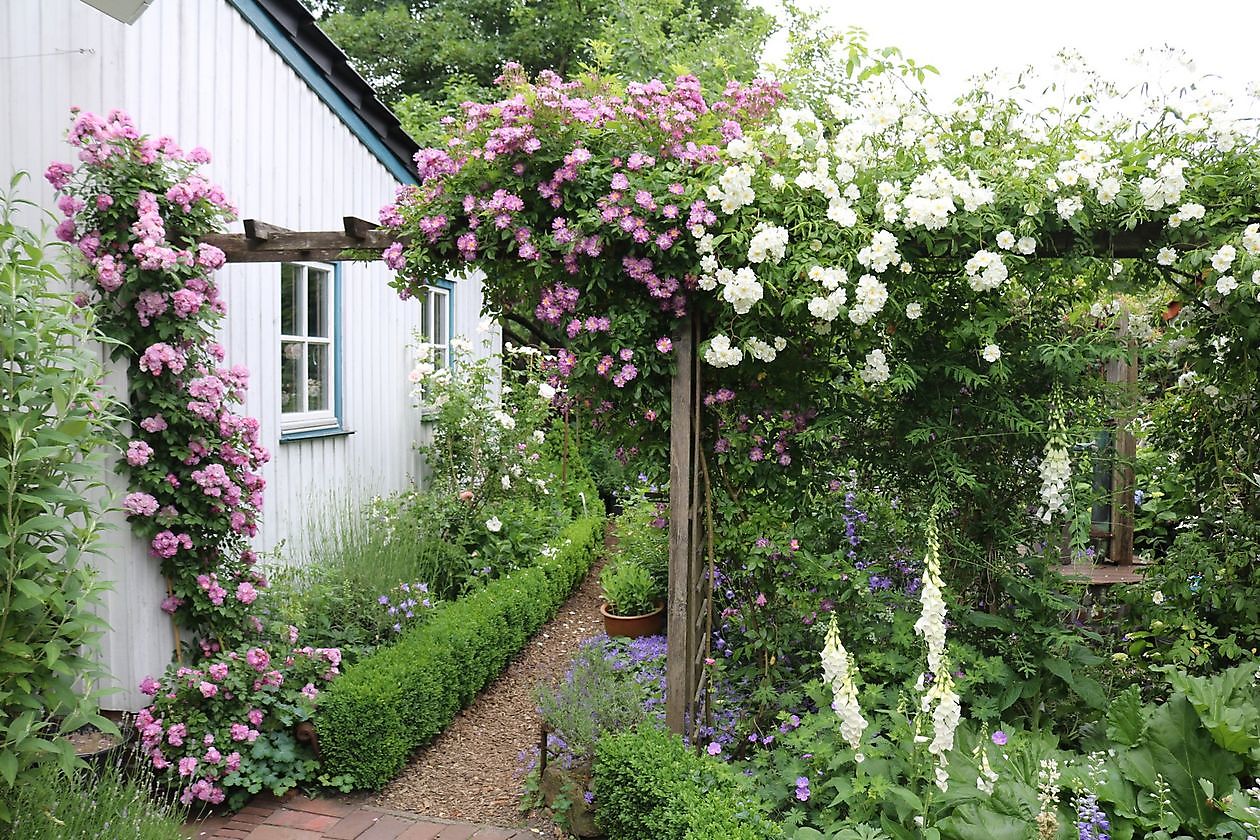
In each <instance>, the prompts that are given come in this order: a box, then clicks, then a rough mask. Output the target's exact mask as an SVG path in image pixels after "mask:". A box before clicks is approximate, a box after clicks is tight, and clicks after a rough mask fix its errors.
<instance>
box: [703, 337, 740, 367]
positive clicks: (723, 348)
mask: <svg viewBox="0 0 1260 840" xmlns="http://www.w3.org/2000/svg"><path fill="white" fill-rule="evenodd" d="M704 361H705V362H706V363H707V364H709V365H712V366H713V367H716V368H725V367H735V366H736V365H738V364H739V363H740V362H742V361H744V351H743V350H740V349H739V348H738V347H733V346H731V339H730V337H729V336H726V335H723V334H721V333H718V334H717V335H715V336H713V338H711V339H709V347H708V349H706V350H705V351H704Z"/></svg>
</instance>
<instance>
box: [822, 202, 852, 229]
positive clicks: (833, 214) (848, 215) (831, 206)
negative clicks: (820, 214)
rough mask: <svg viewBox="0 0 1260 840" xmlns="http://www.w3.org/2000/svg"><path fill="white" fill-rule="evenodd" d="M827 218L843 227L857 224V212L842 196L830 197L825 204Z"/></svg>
mask: <svg viewBox="0 0 1260 840" xmlns="http://www.w3.org/2000/svg"><path fill="white" fill-rule="evenodd" d="M827 218H828V219H830V220H831V221H833V222H835V223H836V224H838V225H840V227H844V228H848V227H853V226H854V225H855V224H857V213H856V212H854V210H853V207H852V206H850V205H849V202H847V201H845V200H844V199H843V198H833V199H831V201H830V203H828V204H827Z"/></svg>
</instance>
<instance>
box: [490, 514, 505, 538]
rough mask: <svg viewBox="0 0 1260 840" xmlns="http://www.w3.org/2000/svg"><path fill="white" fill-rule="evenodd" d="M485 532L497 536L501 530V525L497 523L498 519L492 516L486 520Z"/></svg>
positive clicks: (499, 522)
mask: <svg viewBox="0 0 1260 840" xmlns="http://www.w3.org/2000/svg"><path fill="white" fill-rule="evenodd" d="M486 530H487V531H489V532H490V533H492V534H497V533H499V532H500V531H502V530H503V523H502V522H501V521H499V517H497V516H492V517H490V518H489V519H487V520H486Z"/></svg>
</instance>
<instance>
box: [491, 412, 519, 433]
mask: <svg viewBox="0 0 1260 840" xmlns="http://www.w3.org/2000/svg"><path fill="white" fill-rule="evenodd" d="M494 419H495V420H496V421H498V423H499V425H500V426H502V427H503V428H505V429H515V428H516V419H515V418H514V417H512V415H510V414H508V413H507V412H506V411H496V412H495V413H494Z"/></svg>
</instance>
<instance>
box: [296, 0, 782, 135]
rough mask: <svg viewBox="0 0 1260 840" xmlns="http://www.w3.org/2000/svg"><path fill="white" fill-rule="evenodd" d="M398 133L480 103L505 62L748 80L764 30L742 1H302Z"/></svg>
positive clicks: (708, 81) (766, 21)
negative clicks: (384, 105)
mask: <svg viewBox="0 0 1260 840" xmlns="http://www.w3.org/2000/svg"><path fill="white" fill-rule="evenodd" d="M306 2H307V4H308V5H309V6H311V8H312V9H313V10H314V11H315V12H316V13H317V14H320V15H321V20H320V25H321V26H323V27H324V29H325V31H327V32H328V35H329V37H331V38H332V39H333V40H334V41H336V42H337V44H338V45H339V46H341V48H342V49H344V50H345V51H346V54H347V55H349V56H350V58H351V60H352V61H353V62H354V63H355V65H356V67H357V69H358V70H359V71H360V72H361V73H363V75H364V76H365V77H366V78H367V79H368V80H369V81H370V82H372V84H373V85H374V86H376V88H377V90H378V91H379V92H380V94H381V98H382V99H383V100H385V101H386V102H389V103H392V104H394V105H395V106H396V107H397V109H398V111H399V113H400V115H401V116H402V117H403V120H404V124H405V125H406V126H407V128H408V130H409V131H411V132H412V133H413V134H416V135H417V139H419V140H422V141H423V140H425V139H426V138H427V137H428V136H429V135H430V134H431V133H432V129H431V128H430V126H432V125H433V124H435V123H436V121H437V119H438V118H440V117H441V116H443V115H445V114H448V113H451V112H452V111H453V109H454V107H455V106H456V105H457V104H458V103H459V102H462V101H465V100H467V99H477V98H484V95H485V92H486V89H487V88H489V87H491V86H492V85H493V84H494V79H495V77H496V76H498V74H499V72H500V70H501V68H502V67H503V64H504V62H507V61H516V62H519V63H520V64H521V65H522V66H523V67H524V68H525V70H526V71H527V72H529V73H531V74H532V73H537V72H538V71H541V70H554V71H555V72H557V73H559V74H561V75H571V74H573V73H576V72H578V71H580V70H582V69H586V68H592V69H599V70H603V71H606V72H615V73H617V74H618V75H621V76H623V77H624V78H627V79H647V78H651V77H653V76H658V75H660V76H671V75H674V74H676V73H680V72H689V73H694V74H695V75H697V76H698V77H700V79H701V81H702V82H703V83H704V84H705V86H706V87H709V88H716V87H720V86H721V85H722V84H723V83H724V82H725V80H726V79H727V78H734V77H743V78H747V77H749V76H751V75H753V73H754V72H755V70H756V68H757V61H758V57H759V56H760V53H761V49H762V46H763V45H764V43H765V41H766V38H767V37H768V36H769V34H770V32H771V30H772V29H773V26H774V21H773V18H772V17H771V16H770V15H768V14H767V13H766V12H764V11H762V10H761V9H759V8H757V7H755V6H753V5H752V4H751V2H749V0H306Z"/></svg>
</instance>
